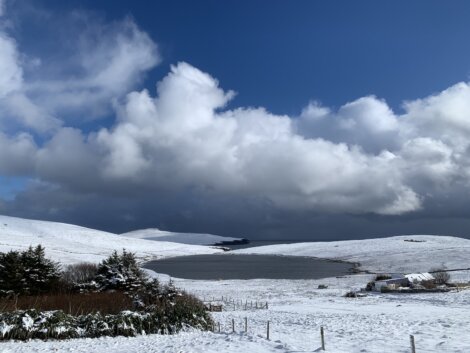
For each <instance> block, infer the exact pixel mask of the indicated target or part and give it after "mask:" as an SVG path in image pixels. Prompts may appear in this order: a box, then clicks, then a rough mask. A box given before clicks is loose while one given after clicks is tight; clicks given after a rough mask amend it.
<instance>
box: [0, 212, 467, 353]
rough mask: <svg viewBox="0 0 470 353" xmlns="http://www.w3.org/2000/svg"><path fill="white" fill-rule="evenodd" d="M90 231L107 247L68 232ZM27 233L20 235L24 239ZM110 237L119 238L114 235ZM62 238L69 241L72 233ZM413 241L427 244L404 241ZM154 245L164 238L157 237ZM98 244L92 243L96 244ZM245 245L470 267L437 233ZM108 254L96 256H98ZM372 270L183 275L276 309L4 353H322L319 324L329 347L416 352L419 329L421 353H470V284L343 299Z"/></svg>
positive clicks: (9, 345) (1, 348)
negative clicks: (329, 274) (210, 328)
mask: <svg viewBox="0 0 470 353" xmlns="http://www.w3.org/2000/svg"><path fill="white" fill-rule="evenodd" d="M5 219H6V218H2V219H1V222H2V223H4V220H5ZM6 220H7V221H8V219H6ZM10 222H11V220H10ZM7 223H8V222H7ZM49 226H50V227H51V229H49V230H47V227H46V228H41V229H42V231H36V232H35V233H36V234H38V235H40V234H43V236H45V234H44V233H41V232H46V231H49V232H52V233H54V234H55V233H59V234H63V233H64V228H61V227H62V226H61V225H58V226H54V225H51V224H49ZM56 227H58V228H56ZM67 227H70V226H67ZM77 228H78V227H77ZM54 229H56V230H57V232H56V230H54ZM67 229H69V228H67ZM80 229H81V230H80ZM88 231H90V230H88ZM81 232H85V234H88V235H86V236H87V237H88V238H87V241H88V242H89V243H93V246H97V245H95V242H96V243H97V244H101V243H102V242H104V241H105V240H97V239H95V238H97V237H98V238H100V239H101V236H102V235H103V234H101V233H94V235H93V234H91V233H87V232H86V231H85V230H83V228H79V229H78V230H77V232H76V233H73V232H72V233H70V232H69V233H67V234H71V235H72V236H70V237H71V238H79V237H80V234H82V233H81ZM23 233H24V232H23ZM23 233H19V235H20V236H24V235H22V234H23ZM9 234H10V236H5V235H4V228H0V244H1V245H0V251H1V250H3V249H5V247H6V245H5V244H4V242H5V241H6V240H10V241H13V240H14V239H13V238H14V234H15V233H14V232H10V233H9ZM104 234H105V235H106V234H108V235H107V236H111V235H109V233H104ZM30 236H31V237H32V238H28V239H30V241H32V240H33V238H34V235H33V234H32V235H30ZM62 237H64V235H62ZM46 238H47V239H49V238H48V237H46ZM41 239H44V238H41ZM58 239H62V240H63V238H58ZM103 239H104V238H103ZM107 239H111V238H107ZM112 239H114V238H112ZM405 239H406V240H409V239H413V240H418V241H420V242H416V241H415V242H408V241H406V242H405V241H404V240H405ZM36 240H37V239H36ZM133 241H136V242H138V241H139V240H137V239H136V240H133ZM140 241H144V240H140ZM23 243H24V242H23ZM36 243H37V242H34V244H36ZM83 243H86V241H83ZM150 243H152V244H154V245H155V244H158V242H150ZM139 244H140V243H139ZM146 244H147V243H146ZM45 245H46V246H48V245H47V244H45ZM51 245H52V244H51ZM75 245H76V244H75V243H70V244H69V243H63V244H62V245H61V246H62V247H61V248H60V249H59V250H57V251H59V252H60V253H61V255H60V257H62V256H66V255H67V251H70V253H71V254H72V257H73V258H74V259H81V260H84V259H89V258H90V253H87V252H86V251H87V249H86V247H85V246H84V245H82V248H81V251H80V252H77V251H76V249H73V248H66V247H67V246H75ZM179 245H181V244H179ZM22 246H25V245H24V244H23V245H22ZM90 246H91V244H90ZM93 246H92V249H95V247H93ZM100 246H104V245H102V244H101V245H100ZM139 246H140V245H139ZM181 249H183V248H181ZM184 249H189V248H184ZM160 250H161V249H160ZM100 251H101V250H100ZM142 251H143V250H142ZM145 251H148V252H151V249H149V248H147V249H146V250H145ZM181 251H183V250H181ZM191 251H192V250H191ZM191 251H188V254H192V253H193V252H191ZM211 251H212V250H211ZM237 252H239V253H247V252H250V253H269V254H284V255H298V256H315V257H324V258H336V259H342V260H348V261H353V262H360V263H361V264H362V267H363V269H368V270H373V271H384V272H388V271H399V270H403V271H405V272H411V271H425V270H428V269H430V268H432V267H441V266H446V267H448V268H466V267H470V241H469V240H465V239H460V238H453V237H438V236H406V237H393V238H386V239H371V240H359V241H348V242H331V243H306V244H289V245H278V246H267V247H261V248H250V249H244V250H240V251H237ZM100 254H101V253H98V255H94V256H96V258H98V257H99V256H101V255H100ZM160 255H161V253H158V256H160ZM228 256H229V255H228ZM92 258H93V257H92ZM452 276H453V278H456V279H458V280H459V281H464V280H465V281H468V280H469V279H470V276H469V272H467V271H461V272H452ZM372 277H373V276H372V275H367V274H360V275H350V276H345V277H341V278H326V279H322V280H266V279H258V280H230V281H195V280H185V279H175V280H174V281H175V283H176V285H177V286H178V287H182V288H184V289H186V290H187V291H189V292H192V293H194V294H195V295H197V296H198V297H200V298H206V299H211V298H212V297H214V298H216V299H219V298H221V297H222V296H223V297H224V298H227V297H229V298H230V299H233V300H235V302H237V301H243V302H245V301H248V302H251V301H253V302H256V301H258V302H266V301H267V302H269V309H268V310H266V309H263V310H260V309H258V310H256V309H248V310H244V307H243V306H238V307H236V308H232V307H231V306H230V305H229V306H227V310H226V311H224V312H221V313H213V317H214V319H215V320H216V321H217V322H220V323H221V326H222V327H221V328H222V332H221V333H209V332H198V331H192V332H183V333H180V334H178V335H174V336H160V335H149V336H141V337H136V338H124V337H118V338H99V339H77V340H69V341H48V342H43V341H32V342H4V343H0V352H1V353H7V352H8V353H11V352H22V353H23V352H24V353H26V352H41V353H42V352H87V353H88V352H89V353H98V352H99V353H103V352H110V353H111V352H113V353H114V352H116V353H121V352H122V353H124V352H126V353H141V352H217V353H222V352H253V353H259V352H286V353H287V352H318V351H319V348H320V334H319V330H320V327H322V326H323V327H324V329H325V337H326V351H327V352H337V353H339V352H341V353H345V352H348V353H355V352H358V353H359V352H374V353H375V352H376V353H388V352H390V353H394V352H403V353H405V352H410V343H409V335H410V334H413V335H414V336H415V341H416V350H417V352H420V353H424V352H426V353H427V352H436V353H437V352H439V353H441V352H459V353H466V352H470V336H469V335H468V332H470V320H468V318H469V317H470V291H469V290H462V291H459V292H449V293H426V294H405V295H398V294H381V293H372V294H369V295H368V296H367V297H365V298H355V299H351V298H344V297H343V294H344V293H346V292H347V291H349V290H351V289H358V288H360V287H364V286H365V284H366V283H367V282H368V281H369V280H370V279H371V278H372ZM159 278H160V279H161V280H165V279H167V278H168V277H167V276H161V275H160V276H159ZM319 284H325V285H328V289H317V288H318V285H319ZM245 317H246V318H247V320H248V332H247V333H244V332H242V331H243V330H244V318H245ZM232 319H234V320H235V323H236V332H235V333H232V332H231V331H232V327H231V320H232ZM268 320H269V321H270V327H271V333H270V336H271V339H270V340H269V341H268V340H267V339H266V323H267V321H268Z"/></svg>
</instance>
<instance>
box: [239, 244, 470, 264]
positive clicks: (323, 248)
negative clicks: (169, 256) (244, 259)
mask: <svg viewBox="0 0 470 353" xmlns="http://www.w3.org/2000/svg"><path fill="white" fill-rule="evenodd" d="M409 240H413V241H409ZM233 253H235V254H237V253H238V254H276V255H291V256H312V257H318V258H328V259H337V260H343V261H349V262H354V263H360V264H361V268H362V269H365V270H369V271H373V272H405V273H409V272H426V271H429V270H430V269H433V268H438V267H440V268H448V269H462V268H470V240H468V239H463V238H457V237H449V236H436V235H406V236H396V237H390V238H378V239H364V240H346V241H333V242H310V243H294V244H279V245H267V246H260V247H254V248H246V249H240V250H236V251H233Z"/></svg>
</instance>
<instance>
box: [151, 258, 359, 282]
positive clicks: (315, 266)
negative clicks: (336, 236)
mask: <svg viewBox="0 0 470 353" xmlns="http://www.w3.org/2000/svg"><path fill="white" fill-rule="evenodd" d="M144 267H145V268H148V269H151V270H154V271H156V272H159V273H165V274H168V275H170V276H172V277H176V278H187V279H204V280H218V279H256V278H267V279H319V278H325V277H335V276H342V275H346V274H348V273H351V272H350V270H351V268H352V267H353V266H352V265H351V264H348V263H342V262H334V261H329V260H322V259H314V258H307V257H299V256H275V255H229V254H222V255H217V254H216V255H193V256H181V257H173V258H170V259H164V260H157V261H150V262H147V263H146V264H145V265H144Z"/></svg>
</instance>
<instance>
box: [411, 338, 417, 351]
mask: <svg viewBox="0 0 470 353" xmlns="http://www.w3.org/2000/svg"><path fill="white" fill-rule="evenodd" d="M410 343H411V353H416V347H415V336H413V335H410Z"/></svg>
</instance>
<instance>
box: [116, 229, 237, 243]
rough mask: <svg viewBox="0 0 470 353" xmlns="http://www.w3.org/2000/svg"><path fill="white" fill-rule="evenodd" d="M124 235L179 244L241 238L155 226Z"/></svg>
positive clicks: (228, 240)
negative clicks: (173, 230)
mask: <svg viewBox="0 0 470 353" xmlns="http://www.w3.org/2000/svg"><path fill="white" fill-rule="evenodd" d="M121 235H122V236H124V237H129V238H136V239H147V240H157V241H171V242H174V243H181V244H193V245H214V244H220V243H223V242H231V241H237V240H241V239H240V238H231V237H221V236H219V235H212V234H198V233H174V232H167V231H164V230H160V229H157V228H150V229H141V230H135V231H132V232H128V233H124V234H121Z"/></svg>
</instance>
